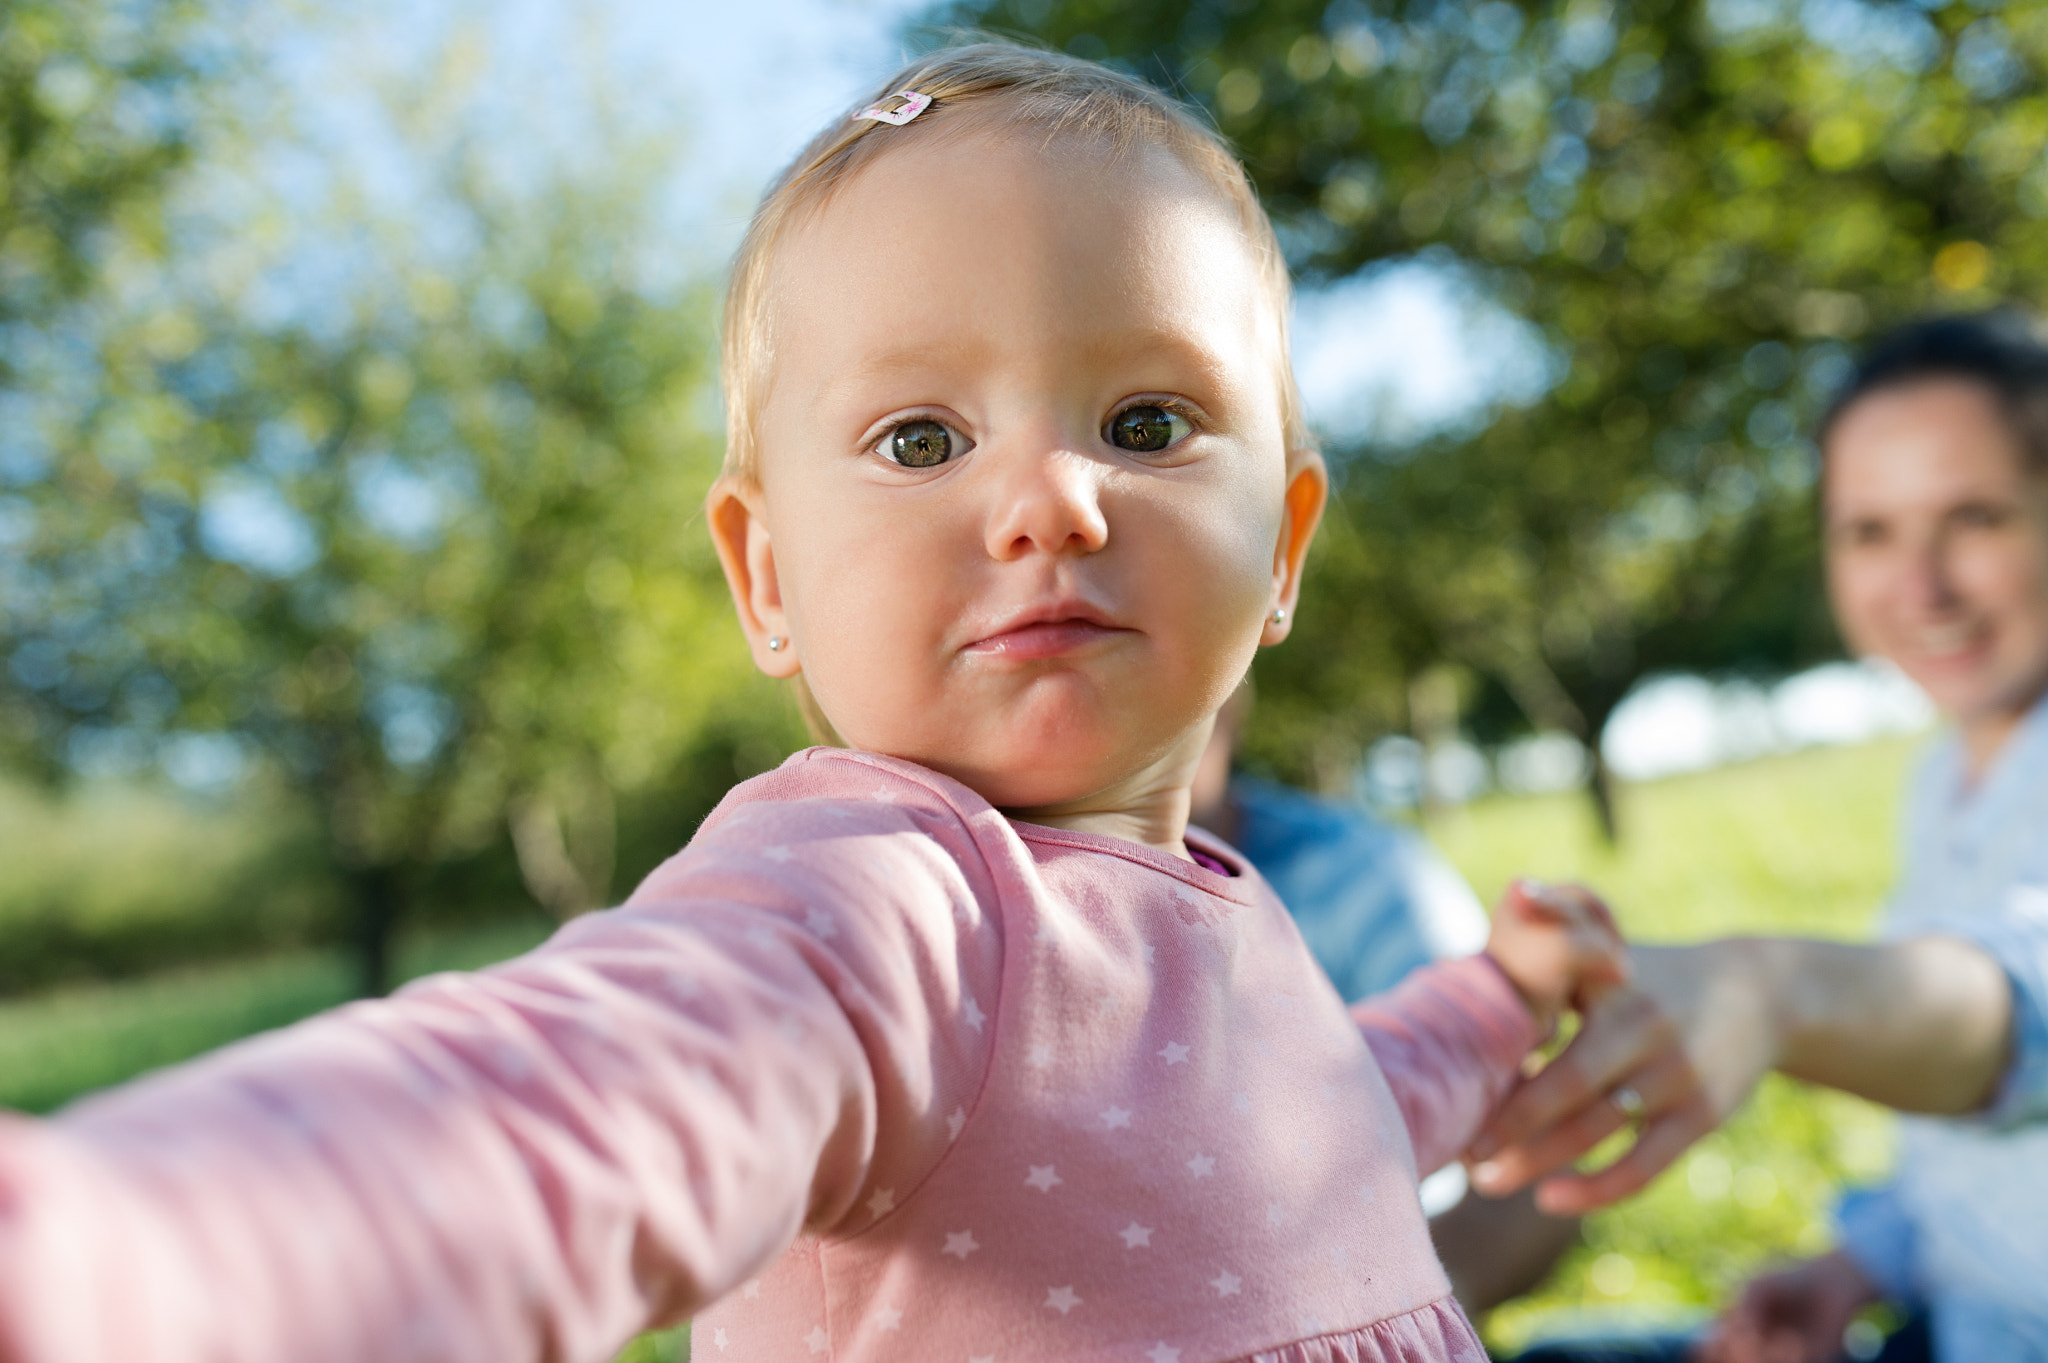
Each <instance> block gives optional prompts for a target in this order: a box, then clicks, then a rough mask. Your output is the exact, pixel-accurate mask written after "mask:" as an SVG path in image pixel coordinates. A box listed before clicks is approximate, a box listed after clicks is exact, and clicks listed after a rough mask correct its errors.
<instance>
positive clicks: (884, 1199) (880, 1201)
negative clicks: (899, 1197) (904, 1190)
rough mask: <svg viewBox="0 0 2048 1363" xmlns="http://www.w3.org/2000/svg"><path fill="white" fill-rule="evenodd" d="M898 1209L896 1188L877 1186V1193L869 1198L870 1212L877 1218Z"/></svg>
mask: <svg viewBox="0 0 2048 1363" xmlns="http://www.w3.org/2000/svg"><path fill="white" fill-rule="evenodd" d="M895 1209H896V1190H895V1189H894V1188H877V1189H875V1195H874V1196H873V1197H871V1198H869V1199H868V1214H869V1215H870V1216H873V1217H875V1218H876V1219H877V1220H879V1219H881V1218H882V1217H883V1216H886V1215H887V1214H888V1213H890V1212H892V1211H894V1210H895Z"/></svg>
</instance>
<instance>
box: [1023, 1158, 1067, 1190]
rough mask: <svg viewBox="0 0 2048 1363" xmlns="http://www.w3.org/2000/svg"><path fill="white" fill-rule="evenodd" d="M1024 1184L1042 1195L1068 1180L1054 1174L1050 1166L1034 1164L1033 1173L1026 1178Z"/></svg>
mask: <svg viewBox="0 0 2048 1363" xmlns="http://www.w3.org/2000/svg"><path fill="white" fill-rule="evenodd" d="M1024 1182H1025V1184H1026V1185H1027V1186H1029V1187H1032V1188H1036V1189H1038V1191H1039V1192H1041V1193H1049V1192H1051V1191H1052V1190H1053V1189H1054V1188H1055V1187H1057V1186H1059V1185H1060V1184H1062V1183H1065V1182H1066V1180H1065V1179H1063V1178H1061V1177H1060V1176H1059V1175H1058V1174H1056V1173H1054V1172H1053V1168H1052V1166H1051V1165H1050V1164H1034V1165H1032V1166H1031V1172H1030V1173H1028V1174H1026V1175H1025V1176H1024Z"/></svg>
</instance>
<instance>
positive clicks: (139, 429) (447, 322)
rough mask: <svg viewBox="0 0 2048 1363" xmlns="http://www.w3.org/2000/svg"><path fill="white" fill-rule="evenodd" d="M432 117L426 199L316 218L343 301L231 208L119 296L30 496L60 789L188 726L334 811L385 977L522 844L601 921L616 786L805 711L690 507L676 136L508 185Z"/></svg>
mask: <svg viewBox="0 0 2048 1363" xmlns="http://www.w3.org/2000/svg"><path fill="white" fill-rule="evenodd" d="M435 88H436V89H441V88H446V87H445V86H442V85H437V86H436V87H435ZM420 112H421V111H419V110H408V109H407V108H406V107H404V106H402V105H400V106H398V107H397V108H396V109H395V117H396V118H397V119H398V121H399V123H400V124H401V126H405V124H406V120H407V119H408V118H410V117H412V116H413V115H415V114H419V113H420ZM444 113H445V111H438V112H437V113H436V117H439V116H440V115H441V114H444ZM431 121H432V120H428V122H430V123H431ZM438 126H439V131H438V133H436V132H434V131H433V130H432V129H430V128H428V127H426V126H424V125H422V124H420V123H419V121H418V120H417V119H415V121H414V123H413V125H412V126H411V127H410V129H409V130H410V131H412V132H413V133H415V134H416V139H415V143H414V145H416V146H419V147H421V148H422V149H423V151H422V159H423V161H424V162H425V165H426V169H427V171H428V173H427V174H426V175H425V176H424V177H423V179H424V183H426V184H427V185H428V186H429V188H428V190H427V192H425V193H424V194H422V196H421V197H420V198H418V199H417V200H409V201H403V202H398V203H392V202H390V201H389V200H388V196H387V197H386V199H384V200H382V201H378V200H373V199H372V197H371V196H369V195H367V194H364V193H359V192H356V191H355V190H354V188H353V187H352V186H350V185H348V184H346V183H335V184H332V185H330V186H328V187H327V189H328V198H327V207H326V209H325V210H324V215H323V216H322V217H320V219H319V220H318V222H317V224H316V225H317V229H318V231H319V232H321V233H322V234H324V235H325V238H326V240H327V241H328V242H329V243H330V244H331V243H332V242H335V241H341V242H346V243H348V244H349V245H350V246H351V248H352V249H353V250H354V251H355V252H356V253H357V258H358V259H361V260H363V261H366V262H367V264H366V265H364V266H363V267H362V268H360V269H359V270H358V271H357V272H356V273H354V274H353V275H351V276H349V277H347V278H346V279H345V280H344V281H343V285H344V287H343V288H341V289H339V290H337V289H335V288H333V287H332V284H331V282H327V281H323V287H321V288H319V289H316V290H312V291H301V292H299V293H297V294H287V295H286V296H285V297H284V298H283V301H282V302H280V301H279V299H278V291H279V285H278V278H277V276H278V274H279V273H280V271H279V269H278V268H277V265H278V262H277V261H275V260H256V261H253V262H252V261H251V260H250V259H248V258H246V256H245V254H238V253H237V248H238V247H239V243H238V242H237V241H236V240H235V239H234V238H232V237H229V236H226V235H225V234H224V233H223V232H222V231H221V228H222V224H221V223H220V222H218V221H217V220H216V221H211V222H209V221H207V220H205V219H203V218H202V219H201V220H199V221H198V222H197V224H196V225H195V224H194V223H192V222H187V223H185V224H184V225H183V227H182V228H181V229H177V230H182V231H183V232H184V233H185V234H186V235H185V236H184V237H183V238H182V239H181V241H180V245H179V247H178V250H177V252H176V253H175V260H174V261H173V267H172V268H166V269H156V270H143V271H138V272H136V273H135V274H133V275H131V276H130V277H129V279H128V281H127V282H128V285H129V287H128V288H126V289H125V290H119V291H116V292H117V294H118V296H117V297H114V298H112V299H110V300H108V301H106V302H105V304H104V306H103V308H102V310H101V312H100V313H99V315H98V316H97V318H96V319H95V325H94V326H93V327H92V329H91V330H90V333H89V335H90V363H89V366H88V367H89V369H90V374H89V375H88V376H87V377H88V382H86V383H84V384H83V385H81V387H80V391H81V392H82V394H83V396H82V399H81V400H79V401H77V402H75V403H72V404H70V405H69V406H66V407H64V408H62V410H61V411H53V413H52V415H51V416H50V418H49V419H48V420H47V422H46V429H47V430H48V431H49V432H50V435H49V438H48V443H47V458H46V461H45V463H44V465H43V467H42V468H41V469H39V470H38V472H37V474H36V476H35V477H34V478H33V479H32V480H29V481H28V482H26V483H25V484H24V485H23V486H22V488H21V489H20V490H19V492H18V494H17V496H16V499H15V500H16V502H17V503H18V505H19V507H20V508H21V510H20V511H19V513H18V514H19V516H20V519H21V523H22V524H23V525H24V526H25V527H26V533H25V534H24V535H23V536H22V537H21V541H20V546H19V547H20V549H21V553H20V557H19V560H18V562H17V564H16V565H15V567H14V569H13V571H16V572H18V573H19V574H20V576H21V579H22V581H23V582H24V583H27V584H30V585H32V586H33V587H34V589H35V590H34V592H33V595H32V596H28V595H25V596H23V597H22V598H20V599H19V600H17V601H15V602H14V603H13V604H14V606H15V608H14V609H11V610H10V612H9V614H8V615H7V617H6V620H5V628H6V631H7V636H8V640H7V642H8V644H9V646H10V649H11V652H12V655H13V657H14V659H15V660H16V667H15V669H14V671H15V674H16V676H17V678H18V679H19V680H20V691H21V693H22V694H21V698H20V699H19V700H18V701H17V705H18V707H19V708H20V710H21V711H23V712H25V713H27V714H28V715H30V716H31V720H30V723H29V724H28V725H27V726H25V727H26V729H27V731H28V733H29V734H30V735H31V738H32V741H33V743H34V745H35V747H36V749H37V750H38V751H39V752H40V753H41V755H42V758H43V760H44V761H45V762H46V763H48V764H50V765H51V766H52V767H53V768H61V767H62V766H64V765H65V764H70V765H74V766H75V765H77V763H78V761H79V760H80V755H81V753H84V754H86V755H88V756H89V755H90V754H91V753H93V752H94V751H103V750H106V749H108V748H110V747H118V746H120V745H124V744H125V745H128V746H129V747H131V748H139V749H141V750H143V751H147V750H148V748H149V746H150V745H152V744H154V743H156V742H158V741H160V740H162V739H164V738H166V737H167V736H176V737H177V738H178V741H181V742H185V743H188V744H189V743H192V742H199V743H202V744H212V745H213V746H214V749H215V750H216V751H218V752H220V753H222V754H223V755H224V756H227V757H233V756H234V755H236V754H238V753H239V754H248V755H253V756H254V757H256V758H257V759H258V760H260V761H261V762H263V763H264V764H267V765H268V767H269V768H270V769H271V770H273V771H274V772H276V773H277V774H278V775H279V776H280V777H281V778H282V779H283V780H284V781H286V782H287V783H288V785H290V786H291V787H292V788H294V789H296V790H298V791H299V792H302V793H303V794H304V795H305V796H306V797H307V798H309V799H310V800H311V801H312V803H313V805H314V807H315V808H316V809H317V811H318V814H319V818H320V821H321V824H322V827H323V829H324V830H325V834H326V842H327V846H328V849H329V852H330V855H331V857H332V860H333V862H334V865H335V867H336V868H337V870H338V871H339V872H340V873H342V874H343V875H344V876H345V877H346V878H347V880H348V882H349V884H350V885H351V887H352V889H353V892H354V893H353V901H354V903H355V905H356V910H355V916H354V927H353V935H354V937H355V940H356V943H357V945H358V948H359V951H360V956H361V962H362V972H363V987H364V989H365V990H366V991H367V992H377V991H379V990H381V989H382V988H383V987H384V985H385V983H386V982H387V980H388V978H389V964H390V963H389V949H390V942H391V937H392V932H393V929H394V927H395V925H396V924H397V923H398V922H399V921H400V920H401V918H402V917H403V914H404V909H405V905H406V903H407V901H408V899H409V898H410V897H411V896H412V895H413V894H415V893H416V891H417V889H418V886H419V883H420V881H421V879H422V877H423V876H424V875H425V874H426V873H427V871H428V870H429V869H430V868H432V867H433V866H434V865H436V864H437V863H439V862H441V861H444V860H446V859H447V858H449V857H451V856H455V855H459V854H461V853H463V852H465V851H468V850H472V849H474V848H476V847H478V846H480V845H483V844H486V843H488V842H490V841H492V840H493V839H495V838H498V837H500V836H501V835H502V834H503V832H505V831H507V830H509V834H510V841H511V842H512V844H513V845H514V848H515V849H516V854H517V858H518V862H519V865H520V867H521V870H522V871H523V872H524V874H525V879H526V881H527V884H528V885H529V887H530V888H531V889H532V891H533V892H534V894H535V896H536V897H537V898H538V899H540V900H541V901H542V902H543V904H544V905H545V906H546V907H547V908H549V909H550V910H552V911H554V912H555V913H557V914H559V915H564V916H566V915H568V914H571V913H575V912H579V911H581V910H583V909H586V908H591V907H595V906H596V905H597V904H599V903H600V902H602V900H603V898H604V897H605V896H606V895H608V894H609V892H610V881H611V877H612V869H613V868H612V863H613V860H614V856H613V853H614V847H615V843H616V840H617V821H616V817H615V814H616V801H617V797H618V795H619V794H620V793H621V792H630V791H633V790H636V789H645V788H646V787H648V786H649V785H651V784H653V783H656V782H658V781H660V780H662V779H665V778H667V777H668V776H669V775H670V774H671V773H670V768H671V767H672V766H673V764H674V763H676V762H677V761H678V760H679V759H680V758H681V757H682V755H684V754H685V753H687V752H688V751H689V750H690V749H691V746H692V745H693V744H694V743H696V742H697V741H698V740H699V738H700V737H701V736H702V735H703V734H704V732H705V731H706V730H707V728H709V727H711V726H714V725H721V724H722V725H724V726H726V727H727V728H738V729H742V730H744V729H749V728H751V729H752V730H755V731H761V732H772V733H775V734H776V735H777V736H778V737H779V735H780V731H781V730H782V729H785V728H786V727H787V724H786V722H785V721H784V720H783V714H784V711H783V710H782V709H781V708H780V707H772V706H771V707H763V706H761V704H760V693H759V691H758V689H757V685H756V683H755V681H754V679H753V674H752V669H751V667H750V666H749V665H748V663H747V659H746V655H745V652H744V650H743V649H742V648H741V647H740V644H739V640H738V637H737V634H736V631H733V630H732V629H731V627H730V624H729V620H728V610H727V607H726V605H725V596H724V588H723V585H722V582H721V580H720V578H719V575H718V573H717V570H716V565H715V562H714V561H713V559H712V557H711V554H710V551H709V548H708V544H706V543H705V536H703V534H702V533H701V531H700V530H699V529H698V527H697V526H696V524H695V521H696V517H697V505H698V498H699V497H700V495H701V490H702V488H703V487H704V486H705V484H706V483H707V482H708V480H709V478H710V476H711V472H712V471H713V469H714V468H715V466H716V460H717V441H716V438H715V434H714V431H713V430H712V429H711V427H710V423H709V422H708V421H707V420H706V419H705V415H704V414H705V413H706V411H707V410H708V406H707V403H706V401H705V399H706V395H707V392H708V389H709V387H710V383H711V375H710V359H709V357H710V354H711V351H712V345H711V305H710V300H709V297H708V294H707V291H706V290H705V289H703V288H701V287H693V286H683V287H680V288H670V289H659V288H655V287H652V286H649V285H647V284H645V283H643V282H642V281H641V280H640V279H639V278H638V277H637V276H636V272H635V268H634V262H635V255H634V253H635V250H636V248H637V247H638V246H639V245H640V244H641V243H643V242H645V241H647V240H649V239H651V238H652V237H653V236H654V235H655V234H656V233H657V232H658V230H659V225H658V224H656V223H655V222H654V220H653V218H652V216H651V214H652V212H653V208H654V205H653V204H652V203H651V202H649V196H647V195H646V194H645V193H644V188H643V187H644V184H645V182H646V180H647V178H648V174H647V173H648V171H649V169H650V160H651V159H653V158H657V157H659V155H660V153H661V150H662V149H661V148H659V147H649V146H643V145H635V144H628V143H625V142H614V143H612V144H610V145H608V146H607V147H606V151H607V155H605V156H602V157H599V158H596V160H595V162H594V163H593V165H592V166H591V167H590V168H587V169H583V170H572V168H570V167H567V166H556V165H547V164H541V165H534V164H524V165H522V166H521V167H520V171H521V177H520V178H518V179H516V180H508V179H507V178H506V177H505V176H503V175H497V174H493V173H492V170H491V168H490V162H489V158H488V156H487V155H486V154H485V153H484V148H483V147H482V146H481V145H480V144H479V143H478V141H477V140H476V139H474V138H473V137H471V136H470V135H469V134H470V131H471V130H470V129H467V128H465V127H464V126H463V125H462V123H461V122H460V120H459V119H457V120H453V121H451V122H448V123H445V124H442V125H438ZM451 128H452V129H453V131H450V129H451ZM270 135H271V136H273V137H275V136H277V135H278V134H277V133H276V132H275V131H273V132H272V133H271V134H270ZM246 164H247V163H246V162H240V163H237V162H233V161H232V160H223V159H216V160H213V161H212V162H210V163H209V164H208V166H207V169H208V172H209V174H211V175H213V176H214V177H215V181H214V184H215V187H216V188H217V187H218V184H219V179H220V177H221V176H222V175H223V173H224V167H225V170H228V171H233V170H238V169H242V168H245V167H246ZM258 201H259V203H260V202H261V200H260V196H259V197H258ZM235 211H236V212H237V213H238V214H241V215H242V216H241V217H239V218H237V219H235V220H234V221H233V222H231V223H229V224H227V226H228V227H229V228H231V229H234V228H239V229H241V230H247V219H248V217H249V216H251V215H250V214H249V213H248V210H247V208H246V207H242V208H238V209H237V210H235ZM435 238H438V239H440V240H442V241H453V242H454V243H455V245H454V246H453V247H452V248H448V249H442V250H438V251H436V250H433V249H430V248H429V247H428V246H426V245H424V244H423V243H424V242H426V241H428V240H432V239H435ZM223 255H225V257H226V258H227V259H228V260H229V261H230V263H231V264H233V263H236V262H238V264H235V267H234V268H232V269H228V268H225V267H223V265H222V263H221V260H222V257H223ZM324 258H326V259H333V258H334V257H333V256H332V255H331V254H330V255H329V256H327V257H324ZM223 279H226V280H227V281H228V282H227V286H225V287H224V286H223ZM60 417H61V419H59V418H60ZM24 657H26V658H28V659H29V660H30V662H31V663H32V664H33V665H32V666H27V667H24V666H22V665H21V663H20V660H21V659H23V658H24Z"/></svg>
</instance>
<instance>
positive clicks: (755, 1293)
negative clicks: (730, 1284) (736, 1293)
mask: <svg viewBox="0 0 2048 1363" xmlns="http://www.w3.org/2000/svg"><path fill="white" fill-rule="evenodd" d="M740 1295H741V1296H742V1297H745V1298H746V1299H747V1300H748V1301H752V1300H754V1299H755V1298H756V1297H759V1296H760V1295H761V1280H760V1279H759V1278H756V1279H754V1280H753V1281H752V1282H750V1283H748V1284H747V1285H746V1286H745V1287H743V1288H741V1289H740Z"/></svg>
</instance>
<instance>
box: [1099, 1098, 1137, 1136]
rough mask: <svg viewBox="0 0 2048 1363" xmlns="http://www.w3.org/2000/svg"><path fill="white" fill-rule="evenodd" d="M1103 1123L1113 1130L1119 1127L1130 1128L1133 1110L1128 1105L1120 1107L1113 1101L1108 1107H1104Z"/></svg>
mask: <svg viewBox="0 0 2048 1363" xmlns="http://www.w3.org/2000/svg"><path fill="white" fill-rule="evenodd" d="M1102 1124H1103V1126H1105V1127H1106V1128H1108V1129H1109V1130H1111V1131H1114V1130H1116V1129H1117V1128H1118V1127H1124V1128H1127V1129H1128V1128H1129V1126H1130V1124H1131V1110H1130V1109H1129V1108H1127V1107H1118V1106H1117V1105H1116V1104H1114V1103H1111V1104H1110V1105H1109V1106H1108V1107H1106V1108H1104V1109H1102Z"/></svg>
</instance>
